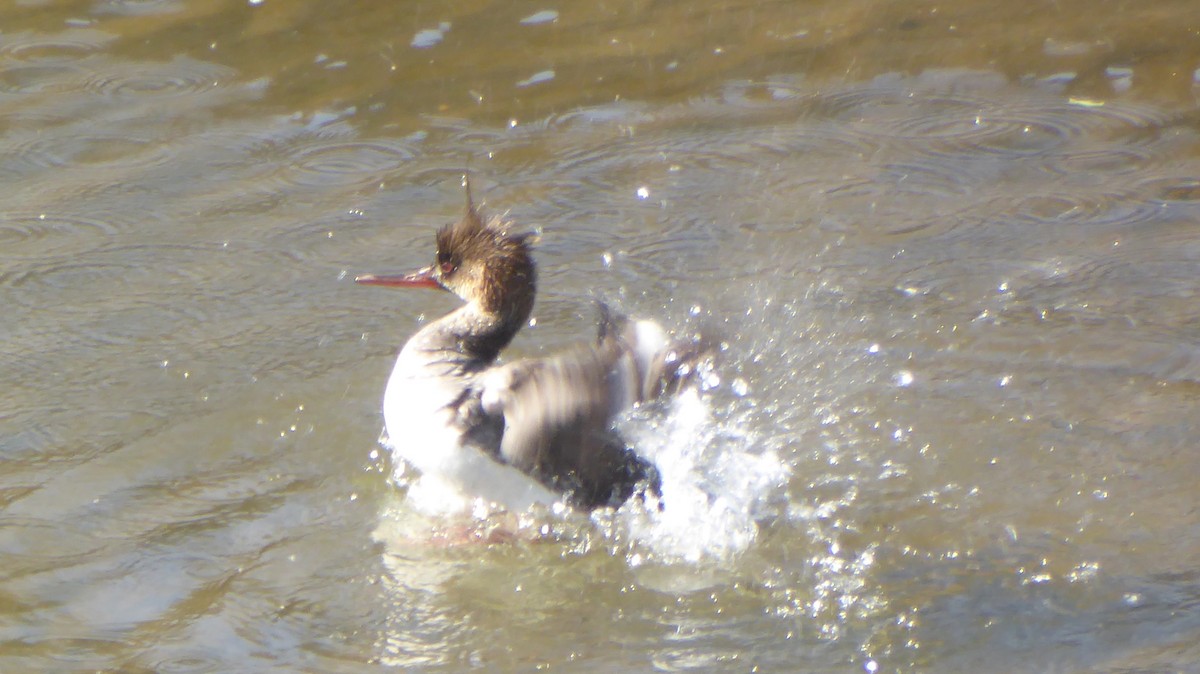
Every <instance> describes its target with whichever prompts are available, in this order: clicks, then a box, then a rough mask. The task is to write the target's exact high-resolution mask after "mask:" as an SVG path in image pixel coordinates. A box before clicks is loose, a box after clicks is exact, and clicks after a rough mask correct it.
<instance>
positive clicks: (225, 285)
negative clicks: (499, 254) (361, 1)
mask: <svg viewBox="0 0 1200 674" xmlns="http://www.w3.org/2000/svg"><path fill="white" fill-rule="evenodd" d="M993 5H994V3H992V4H987V5H986V6H985V5H981V4H979V3H971V2H966V1H964V2H961V3H957V4H955V5H953V6H939V7H938V8H936V10H937V11H934V8H933V7H917V6H915V5H913V6H909V5H903V4H901V5H895V6H892V5H885V4H881V3H877V2H875V3H867V2H853V3H828V4H814V5H811V6H808V5H806V10H805V11H803V12H800V11H796V7H795V6H794V4H792V3H767V4H763V3H759V2H755V3H743V2H736V1H734V2H709V3H700V4H696V3H676V2H663V3H650V4H646V3H636V2H633V3H626V4H625V5H621V6H611V5H597V6H595V7H589V8H582V7H580V8H568V7H563V6H551V5H534V4H529V3H524V2H519V3H515V4H512V5H506V6H504V7H499V6H491V5H486V6H474V5H462V6H456V7H453V8H450V7H447V6H443V5H436V6H434V5H425V4H421V3H405V4H404V6H403V7H398V6H392V5H390V4H388V3H380V4H373V5H371V6H370V7H363V8H356V9H354V10H353V11H350V10H347V9H345V8H343V7H337V8H335V7H334V6H333V5H332V4H331V3H315V2H314V3H309V2H287V3H283V2H272V1H271V0H267V1H266V2H261V3H256V2H232V1H231V2H228V3H220V2H213V3H194V2H192V3H189V2H176V1H171V2H95V1H92V0H88V1H84V0H74V1H71V2H64V3H53V4H51V5H40V4H36V3H23V4H22V5H21V6H20V7H19V8H9V9H3V10H0V15H2V16H4V17H5V31H4V32H3V33H2V34H0V110H2V111H3V113H4V114H3V115H2V116H0V117H2V121H0V147H2V149H3V151H2V152H0V177H2V178H3V180H4V184H5V187H6V190H5V200H4V203H3V205H2V206H0V252H2V255H0V305H2V306H3V307H4V310H5V320H4V322H3V323H2V324H0V325H2V328H0V330H2V332H3V339H0V380H2V381H3V382H4V383H5V386H4V387H3V389H2V390H0V410H2V411H0V431H2V432H0V461H2V462H3V465H4V470H3V471H0V508H2V510H0V562H2V563H0V568H3V571H2V572H0V670H3V671H6V672H7V671H178V672H203V671H231V670H236V671H251V670H252V671H279V670H286V671H325V672H343V671H344V672H362V671H376V670H378V671H387V670H392V669H395V668H397V667H407V668H413V669H418V670H421V669H437V670H444V671H460V670H462V669H464V668H465V667H468V666H471V667H487V668H489V669H495V670H499V671H508V670H521V671H526V670H529V669H534V668H543V669H545V668H549V669H565V670H579V671H599V670H602V671H612V670H619V669H621V670H631V671H643V670H649V669H660V670H668V671H676V670H684V669H693V670H701V671H725V670H728V671H743V670H744V671H760V672H766V671H780V672H784V671H787V672H790V671H796V670H797V668H798V667H799V668H801V669H804V670H806V671H807V670H812V671H848V670H858V669H860V668H861V670H862V671H947V672H951V671H954V672H957V671H968V670H969V671H1011V670H1012V669H1013V663H1014V662H1019V663H1020V665H1021V666H1022V667H1023V668H1027V669H1034V670H1039V671H1042V670H1051V669H1053V670H1064V671H1127V670H1133V669H1140V670H1181V669H1184V670H1186V669H1190V668H1191V667H1193V666H1194V664H1193V663H1194V662H1195V661H1196V660H1197V658H1200V652H1198V651H1197V647H1196V646H1195V644H1196V643H1200V639H1197V638H1196V637H1197V634H1200V612H1198V611H1197V610H1196V606H1197V605H1198V603H1197V597H1198V596H1200V581H1198V579H1197V576H1196V573H1195V571H1194V569H1193V568H1192V567H1193V566H1194V564H1193V562H1192V560H1194V559H1196V557H1197V556H1198V555H1200V537H1198V536H1197V535H1195V533H1194V532H1195V531H1196V530H1197V526H1196V525H1197V520H1196V509H1195V507H1194V491H1195V489H1194V475H1195V471H1196V469H1197V466H1196V461H1195V458H1194V454H1195V452H1194V451H1192V448H1193V444H1194V438H1195V437H1196V435H1197V430H1198V429H1197V422H1196V421H1195V420H1194V416H1195V415H1192V414H1189V413H1188V412H1189V410H1191V409H1193V408H1195V407H1196V405H1197V404H1198V403H1200V395H1198V393H1197V391H1198V389H1197V386H1196V383H1197V381H1200V358H1198V352H1197V349H1196V340H1197V334H1198V333H1197V330H1198V328H1200V303H1198V302H1197V301H1196V300H1197V282H1196V279H1197V278H1198V273H1197V272H1198V271H1200V268H1198V267H1200V238H1197V236H1196V232H1195V223H1196V222H1198V221H1200V188H1198V186H1197V185H1198V183H1197V179H1196V176H1197V175H1200V163H1198V162H1200V127H1198V126H1197V123H1196V120H1197V116H1196V113H1195V96H1196V91H1197V89H1196V86H1197V85H1196V83H1195V82H1196V79H1195V74H1194V73H1193V70H1194V69H1195V66H1196V63H1197V56H1196V55H1197V46H1196V42H1195V40H1194V39H1193V38H1194V34H1193V33H1192V32H1189V31H1193V30H1194V26H1192V27H1189V26H1188V25H1187V24H1186V22H1185V21H1182V20H1181V19H1180V17H1183V16H1188V15H1187V14H1186V10H1188V9H1189V8H1190V6H1189V5H1186V4H1184V3H1182V2H1177V3H1167V4H1161V3H1160V4H1159V5H1156V6H1155V8H1131V7H1128V6H1124V5H1122V11H1116V5H1115V4H1112V3H1100V6H1096V5H1095V3H1087V4H1086V5H1082V4H1081V3H1078V2H1062V3H1059V4H1058V5H1056V6H1055V7H1054V8H1041V9H1039V10H1038V11H1031V10H1030V9H1029V8H1028V7H1025V6H1023V5H1020V6H1019V5H1011V6H1010V5H995V6H993ZM418 10H419V11H418ZM427 31H433V33H436V36H435V35H434V34H433V33H427ZM434 37H436V39H434ZM418 38H419V39H418ZM547 73H553V76H550V75H548V74H547ZM464 168H469V169H470V170H471V171H472V172H473V174H474V175H475V176H476V183H477V185H478V188H477V189H478V192H479V193H480V196H484V197H486V199H487V201H488V202H489V207H490V208H491V209H493V210H494V211H496V212H507V213H508V214H509V216H510V217H511V218H513V219H514V220H516V221H517V222H519V223H523V224H525V225H527V226H528V227H530V228H531V229H537V230H539V231H540V232H541V234H542V237H541V244H540V247H539V250H538V259H539V261H540V264H541V277H542V279H543V292H542V295H541V296H540V297H539V301H538V305H537V307H536V310H535V311H536V318H537V323H536V326H534V327H532V328H531V329H529V330H526V331H525V333H524V334H523V336H522V337H520V338H519V339H518V340H517V343H516V344H515V345H514V347H513V351H514V353H513V354H512V355H513V356H514V357H517V356H521V355H529V354H536V353H541V352H544V351H549V350H553V349H556V348H559V347H561V346H562V345H564V344H566V343H568V342H571V341H575V340H577V339H580V338H582V337H585V336H586V335H590V334H591V332H592V328H591V326H592V323H593V321H594V318H593V312H592V309H591V298H592V297H593V296H595V295H599V296H601V297H604V298H606V299H608V300H609V301H610V302H612V303H614V304H615V305H617V306H618V307H620V308H622V309H624V310H626V311H628V312H630V313H633V314H637V315H646V316H657V317H659V318H660V320H661V321H662V322H663V323H664V324H667V325H669V326H671V327H672V328H673V329H674V330H675V331H677V332H678V333H679V334H681V335H689V334H692V333H696V332H702V333H705V334H707V335H710V336H712V337H713V338H714V339H716V340H718V342H719V343H723V344H724V345H725V348H724V350H723V356H724V362H723V364H722V369H721V371H720V373H719V375H720V384H719V385H718V386H715V387H714V388H713V389H712V390H710V391H707V392H706V393H705V395H704V396H703V397H702V399H700V400H699V401H692V402H694V403H696V404H695V405H692V406H688V405H684V406H682V407H677V408H670V409H647V410H640V411H638V412H636V413H634V414H631V415H630V416H629V418H627V419H623V420H622V427H623V429H624V430H625V432H626V434H627V436H628V437H630V438H632V439H633V440H634V442H635V444H636V445H637V446H638V447H639V448H640V449H641V450H642V451H645V452H646V453H648V454H652V455H654V456H656V458H657V459H658V460H659V461H660V462H661V463H662V464H664V466H665V467H666V469H667V472H668V473H670V475H668V477H669V478H670V480H669V482H670V485H671V487H672V488H673V489H674V495H673V498H674V499H675V503H677V504H681V503H682V504H687V507H686V508H674V509H671V510H669V511H667V512H668V513H669V517H667V518H665V519H655V518H654V517H651V516H649V515H652V513H651V514H648V513H646V512H645V511H641V512H639V511H638V510H637V509H636V508H635V507H631V508H628V509H626V510H623V511H620V512H615V513H613V512H607V513H599V514H596V515H594V516H593V517H591V518H588V517H584V516H583V515H579V514H573V513H567V514H565V515H561V516H555V515H552V514H544V513H543V514H538V515H525V516H522V517H516V516H514V515H507V514H506V515H499V514H497V515H494V516H492V517H490V518H487V519H485V520H483V521H482V522H469V523H465V524H464V523H459V522H447V521H428V520H422V519H419V518H418V517H416V516H415V515H414V514H413V513H412V512H411V511H410V510H409V509H407V508H406V506H405V501H404V499H403V485H395V484H392V483H391V482H389V480H388V476H389V475H390V474H391V473H392V466H390V465H387V459H386V458H380V456H379V453H378V445H377V438H378V434H379V430H380V428H381V426H382V422H381V419H380V414H379V402H380V398H381V394H382V389H383V385H384V379H385V377H386V373H387V371H388V369H389V367H390V364H391V359H392V358H393V355H394V351H395V349H396V348H397V347H398V346H399V345H400V344H401V343H402V342H403V340H404V339H405V338H406V337H407V335H408V334H410V333H411V332H412V331H413V330H415V329H416V328H417V327H418V325H419V324H421V323H422V322H423V321H426V320H429V319H430V318H432V317H435V316H437V315H439V314H440V313H442V312H445V311H447V310H449V309H450V307H451V306H452V301H451V300H450V299H449V298H446V297H441V296H438V295H433V294H430V295H407V296H405V295H399V294H398V295H388V296H386V297H385V296H382V295H379V294H375V293H365V292H361V291H360V290H357V289H355V287H354V286H353V285H352V284H351V283H349V282H348V281H347V277H350V276H352V275H353V274H354V273H357V272H359V271H362V270H369V269H381V268H407V267H409V266H415V265H417V264H418V263H420V262H423V261H424V260H426V259H427V257H428V251H427V249H426V246H427V245H428V241H429V235H430V232H431V231H433V229H434V228H435V227H436V226H437V225H440V224H441V223H443V222H445V221H447V220H449V219H451V218H453V217H455V216H456V215H457V212H458V209H459V207H460V201H461V198H460V195H459V193H458V176H459V175H460V174H461V172H462V171H463V169H464ZM672 471H673V472H672ZM513 520H515V522H514V521H513ZM511 531H516V532H517V533H516V535H512V534H511V533H505V532H511ZM472 540H473V541H474V542H473V543H471V542H469V541H472Z"/></svg>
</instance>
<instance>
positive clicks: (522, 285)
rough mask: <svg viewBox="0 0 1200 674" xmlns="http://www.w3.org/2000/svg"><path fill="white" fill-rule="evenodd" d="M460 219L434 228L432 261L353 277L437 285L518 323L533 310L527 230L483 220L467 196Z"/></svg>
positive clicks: (366, 281) (388, 283)
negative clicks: (409, 269)
mask: <svg viewBox="0 0 1200 674" xmlns="http://www.w3.org/2000/svg"><path fill="white" fill-rule="evenodd" d="M463 184H464V187H467V209H466V213H464V214H463V217H462V219H461V220H459V221H458V222H456V223H452V224H449V225H446V226H444V227H442V228H441V229H440V230H439V231H438V233H437V256H436V258H435V261H434V263H433V264H432V265H430V266H428V267H425V268H423V269H419V270H417V271H415V272H412V273H410V274H403V275H397V276H382V275H375V274H366V275H363V276H359V277H357V278H355V279H354V281H355V282H356V283H361V284H364V285H381V286H394V287H408V288H441V289H443V290H448V291H450V292H452V293H454V294H455V295H458V296H459V297H460V298H462V299H463V301H465V302H467V303H469V304H475V305H476V306H477V308H478V309H479V310H480V311H482V312H483V313H485V314H490V315H494V316H498V317H501V318H503V319H505V320H511V321H515V322H517V323H518V324H519V323H524V322H525V320H526V319H527V318H528V317H529V314H530V312H531V311H532V310H533V298H534V294H535V292H536V289H537V270H536V268H535V267H534V263H533V256H532V255H531V254H530V240H531V239H532V238H533V237H532V235H531V234H529V233H521V234H515V233H512V232H510V231H509V223H508V222H506V221H504V220H503V219H502V218H499V217H492V218H490V219H487V220H485V219H484V217H483V216H482V215H481V214H480V212H479V209H478V208H476V207H475V204H474V203H472V200H471V190H470V187H469V186H468V185H467V184H466V181H465V180H464V183H463Z"/></svg>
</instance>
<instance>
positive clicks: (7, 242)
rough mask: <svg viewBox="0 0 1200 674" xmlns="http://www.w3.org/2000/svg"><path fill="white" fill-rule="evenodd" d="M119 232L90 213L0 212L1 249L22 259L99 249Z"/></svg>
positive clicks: (113, 224) (110, 222)
mask: <svg viewBox="0 0 1200 674" xmlns="http://www.w3.org/2000/svg"><path fill="white" fill-rule="evenodd" d="M119 229H120V225H118V224H116V223H115V222H114V221H112V220H106V219H103V218H98V217H94V216H93V215H91V214H89V215H82V214H58V213H0V246H2V247H3V248H4V253H5V255H8V256H12V257H16V258H22V259H46V258H54V257H59V256H64V255H72V256H73V255H77V254H79V253H80V252H82V251H87V250H92V249H95V248H97V247H99V246H101V245H102V244H104V243H105V242H106V241H107V240H108V238H109V237H111V236H112V235H114V234H116V233H117V231H119Z"/></svg>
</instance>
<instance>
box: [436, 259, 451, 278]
mask: <svg viewBox="0 0 1200 674" xmlns="http://www.w3.org/2000/svg"><path fill="white" fill-rule="evenodd" d="M438 269H440V270H441V271H442V274H443V275H447V274H453V273H454V263H453V262H451V261H449V260H446V261H445V262H442V263H441V264H439V265H438Z"/></svg>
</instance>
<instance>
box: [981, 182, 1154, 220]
mask: <svg viewBox="0 0 1200 674" xmlns="http://www.w3.org/2000/svg"><path fill="white" fill-rule="evenodd" d="M995 206H996V214H997V216H998V217H1000V218H1004V219H1009V220H1015V221H1017V222H1025V223H1029V224H1035V225H1062V224H1068V223H1070V224H1075V225H1082V226H1086V227H1103V226H1107V225H1121V224H1134V223H1140V222H1147V221H1150V220H1153V219H1154V218H1155V217H1156V216H1157V215H1158V213H1159V211H1160V208H1159V206H1158V205H1157V204H1154V203H1152V202H1150V201H1147V200H1146V199H1144V198H1142V197H1140V196H1139V195H1138V194H1137V193H1136V192H1133V191H1119V192H1100V193H1071V192H1055V193H1052V194H1030V195H1027V196H1024V197H1021V198H1019V199H1017V200H1016V201H1015V203H1014V202H1013V200H1012V199H1011V198H1005V199H1002V200H997V201H996V202H995Z"/></svg>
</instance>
